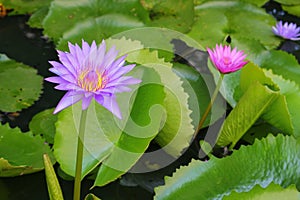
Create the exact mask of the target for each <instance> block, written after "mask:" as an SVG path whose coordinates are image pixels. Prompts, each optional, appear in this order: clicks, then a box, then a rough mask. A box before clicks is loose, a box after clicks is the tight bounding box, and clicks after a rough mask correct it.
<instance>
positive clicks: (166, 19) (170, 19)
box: [141, 0, 194, 33]
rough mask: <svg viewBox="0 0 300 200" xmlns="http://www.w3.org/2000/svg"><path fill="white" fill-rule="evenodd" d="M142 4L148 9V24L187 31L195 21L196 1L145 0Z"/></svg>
mask: <svg viewBox="0 0 300 200" xmlns="http://www.w3.org/2000/svg"><path fill="white" fill-rule="evenodd" d="M141 3H142V5H143V6H144V7H145V8H146V9H147V10H148V12H149V15H150V21H149V22H148V23H146V24H147V25H148V26H157V27H164V28H170V29H172V30H176V31H180V32H182V33H186V32H188V31H190V29H191V27H192V25H193V22H194V1H193V0H179V1H176V3H175V2H174V1H173V0H156V1H153V0H144V1H141Z"/></svg>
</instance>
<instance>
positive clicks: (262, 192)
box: [223, 183, 299, 200]
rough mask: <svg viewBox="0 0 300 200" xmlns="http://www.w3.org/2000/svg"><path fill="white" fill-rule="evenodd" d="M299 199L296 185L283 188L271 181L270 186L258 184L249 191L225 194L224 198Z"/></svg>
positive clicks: (229, 199)
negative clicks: (263, 186) (264, 186)
mask: <svg viewBox="0 0 300 200" xmlns="http://www.w3.org/2000/svg"><path fill="white" fill-rule="evenodd" d="M240 199H244V200H246V199H248V200H250V199H251V200H282V199H288V200H298V199H299V191H298V190H297V189H296V187H295V185H291V186H289V187H287V188H282V187H280V186H279V185H276V184H274V183H271V184H270V185H269V186H268V187H266V188H262V187H261V186H259V185H256V186H255V187H254V188H253V189H252V190H250V191H249V192H243V193H238V192H232V193H231V194H230V195H229V196H224V198H223V200H240Z"/></svg>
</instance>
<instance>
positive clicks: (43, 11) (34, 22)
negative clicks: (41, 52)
mask: <svg viewBox="0 0 300 200" xmlns="http://www.w3.org/2000/svg"><path fill="white" fill-rule="evenodd" d="M48 11H49V7H48V6H45V7H42V8H40V9H39V10H37V11H36V12H34V13H33V14H32V15H31V16H30V18H29V20H28V25H29V26H31V27H33V28H43V20H44V18H45V17H46V15H47V14H48Z"/></svg>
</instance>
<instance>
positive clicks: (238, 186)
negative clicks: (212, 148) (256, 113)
mask: <svg viewBox="0 0 300 200" xmlns="http://www.w3.org/2000/svg"><path fill="white" fill-rule="evenodd" d="M299 152H300V142H299V140H298V141H297V140H296V139H295V138H294V137H291V136H283V135H278V136H277V137H274V136H273V135H269V136H268V137H267V138H264V139H262V140H261V141H259V140H256V141H255V143H254V144H253V145H252V146H242V147H241V148H240V149H239V150H237V151H234V152H233V154H232V155H231V156H228V157H226V158H222V159H218V158H215V157H213V158H211V159H210V160H209V161H207V162H202V161H198V160H193V161H192V162H191V163H190V164H189V165H188V166H184V167H181V168H180V169H179V170H177V171H176V172H175V173H174V174H173V176H172V177H166V178H165V181H166V183H165V185H164V186H160V187H157V188H155V193H156V195H155V197H154V199H156V200H158V199H178V198H181V199H182V198H184V199H222V198H223V197H224V196H225V195H229V194H230V193H231V192H233V191H236V192H248V191H250V190H251V189H252V188H254V187H255V186H256V185H260V186H261V187H263V188H266V187H267V186H269V185H270V183H272V182H273V183H274V184H279V185H280V186H282V187H288V186H289V185H292V184H295V185H296V186H298V187H299V184H300V171H299V165H300V153H299Z"/></svg>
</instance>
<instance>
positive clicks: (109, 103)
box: [95, 95, 122, 119]
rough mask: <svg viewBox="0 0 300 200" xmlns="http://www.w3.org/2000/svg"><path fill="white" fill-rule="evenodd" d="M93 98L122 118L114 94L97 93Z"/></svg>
mask: <svg viewBox="0 0 300 200" xmlns="http://www.w3.org/2000/svg"><path fill="white" fill-rule="evenodd" d="M95 100H96V101H97V102H98V103H99V104H101V105H102V106H103V107H105V108H106V109H107V110H109V111H110V112H112V114H114V115H115V116H116V117H118V118H119V119H122V114H121V111H120V108H119V106H118V103H117V101H116V97H115V96H114V95H111V96H106V95H97V96H95Z"/></svg>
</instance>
